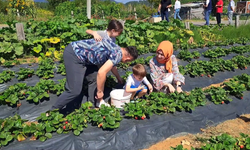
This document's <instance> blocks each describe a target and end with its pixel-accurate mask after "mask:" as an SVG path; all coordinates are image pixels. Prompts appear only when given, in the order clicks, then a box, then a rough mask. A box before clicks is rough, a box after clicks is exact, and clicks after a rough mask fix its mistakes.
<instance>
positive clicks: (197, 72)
mask: <svg viewBox="0 0 250 150" xmlns="http://www.w3.org/2000/svg"><path fill="white" fill-rule="evenodd" d="M201 62H202V61H194V62H192V63H189V64H188V65H186V67H185V68H186V71H187V73H189V74H190V75H191V76H203V75H204V74H205V70H204V68H203V66H201V65H200V64H201Z"/></svg>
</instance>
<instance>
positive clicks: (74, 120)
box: [57, 102, 93, 135]
mask: <svg viewBox="0 0 250 150" xmlns="http://www.w3.org/2000/svg"><path fill="white" fill-rule="evenodd" d="M92 106H93V104H92V103H91V102H86V103H84V104H82V106H81V108H80V109H77V110H75V111H74V112H72V113H71V114H69V115H67V116H66V121H65V122H64V126H63V128H62V129H61V128H60V129H58V130H57V132H58V133H60V132H65V131H67V130H72V131H73V133H74V135H80V133H81V132H82V131H83V129H84V128H86V127H87V126H88V125H87V123H88V122H89V121H90V119H89V117H88V115H89V113H91V110H90V107H92Z"/></svg>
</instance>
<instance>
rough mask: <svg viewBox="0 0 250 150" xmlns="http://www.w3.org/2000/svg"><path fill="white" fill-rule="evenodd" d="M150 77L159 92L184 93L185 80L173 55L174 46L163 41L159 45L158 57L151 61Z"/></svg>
mask: <svg viewBox="0 0 250 150" xmlns="http://www.w3.org/2000/svg"><path fill="white" fill-rule="evenodd" d="M149 65H150V76H151V79H152V80H153V85H154V88H155V89H156V90H158V91H162V90H163V91H166V92H170V93H172V92H175V90H176V91H177V92H182V85H184V84H185V78H184V76H183V75H182V74H180V72H179V68H178V64H177V59H176V57H175V55H173V44H172V43H171V42H170V41H163V42H161V43H160V44H159V46H158V48H157V51H156V56H155V57H153V58H152V59H151V60H150V61H149Z"/></svg>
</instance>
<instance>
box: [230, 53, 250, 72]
mask: <svg viewBox="0 0 250 150" xmlns="http://www.w3.org/2000/svg"><path fill="white" fill-rule="evenodd" d="M249 58H250V57H248V58H247V57H245V56H241V55H237V56H235V57H234V58H232V61H233V62H234V63H236V64H237V65H238V67H239V68H240V69H247V66H248V65H249V64H250V60H249Z"/></svg>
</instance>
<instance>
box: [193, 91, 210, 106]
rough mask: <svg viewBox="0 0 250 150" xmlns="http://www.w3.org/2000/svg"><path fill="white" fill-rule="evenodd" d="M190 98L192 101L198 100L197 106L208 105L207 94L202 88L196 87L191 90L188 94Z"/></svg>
mask: <svg viewBox="0 0 250 150" xmlns="http://www.w3.org/2000/svg"><path fill="white" fill-rule="evenodd" d="M188 96H189V99H191V100H192V101H194V100H195V101H196V102H195V103H196V106H204V105H206V102H207V101H206V96H205V93H204V91H203V90H202V89H201V88H195V89H193V90H191V92H190V94H189V95H188Z"/></svg>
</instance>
